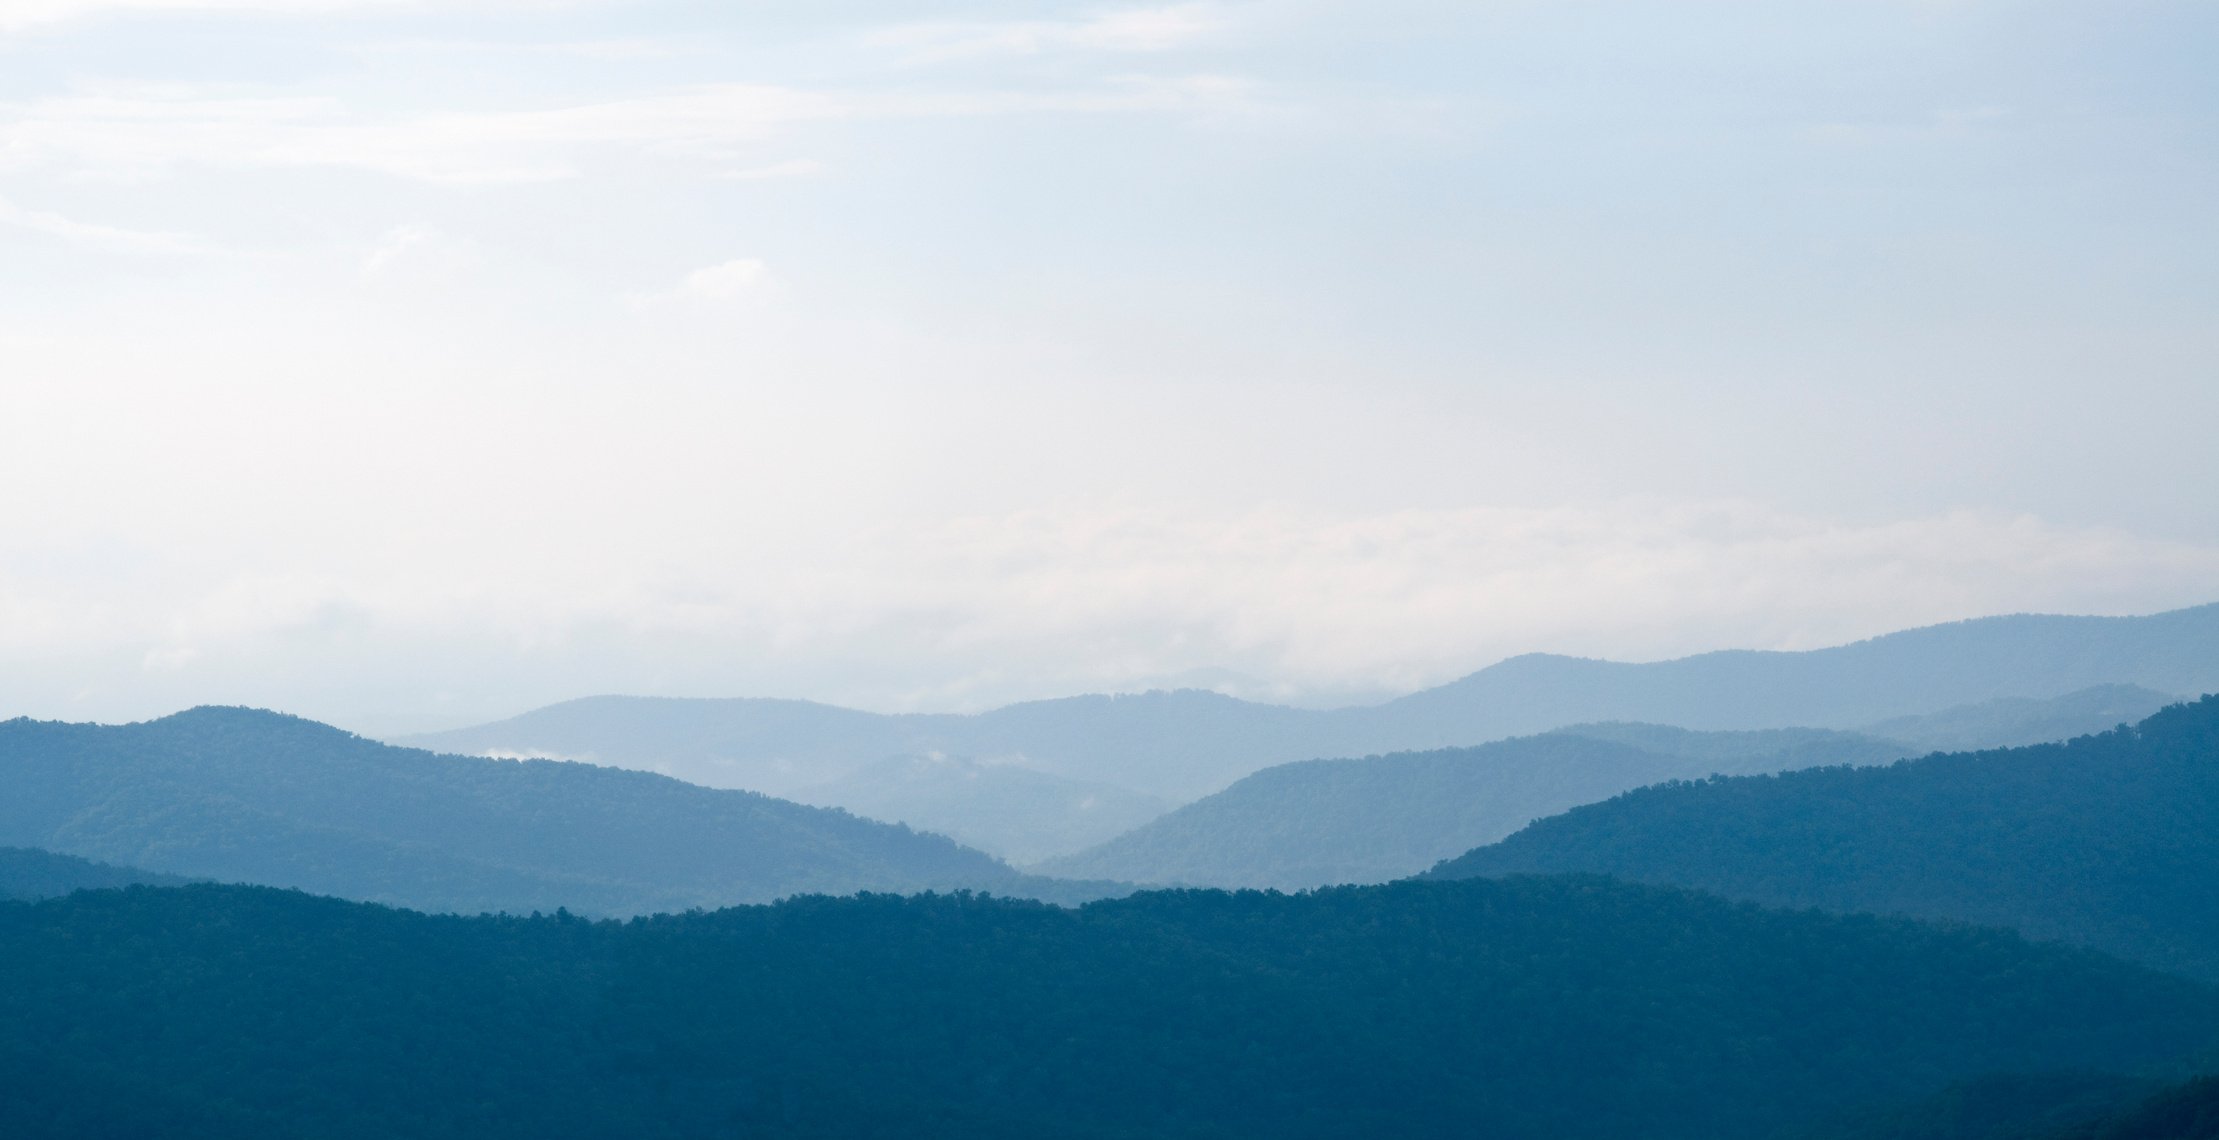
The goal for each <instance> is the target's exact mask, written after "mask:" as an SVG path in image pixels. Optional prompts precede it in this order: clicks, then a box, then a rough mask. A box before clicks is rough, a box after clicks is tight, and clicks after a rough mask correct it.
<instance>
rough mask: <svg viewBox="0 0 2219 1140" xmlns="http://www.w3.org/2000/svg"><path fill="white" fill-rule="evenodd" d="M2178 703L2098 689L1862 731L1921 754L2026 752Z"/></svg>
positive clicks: (2152, 694) (2121, 689)
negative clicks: (1997, 750) (2028, 747)
mask: <svg viewBox="0 0 2219 1140" xmlns="http://www.w3.org/2000/svg"><path fill="white" fill-rule="evenodd" d="M2179 700H2180V698H2179V697H2176V696H2170V695H2167V694H2165V693H2160V692H2157V691H2155V690H2152V689H2145V688H2143V687H2141V686H2140V685H2097V686H2094V687H2092V688H2087V689H2082V690H2080V691H2078V692H2074V693H2067V694H2065V695H2064V696H2061V697H2051V698H2049V699H2048V700H2036V699H2033V698H2030V697H1998V698H1997V699H1995V700H1992V701H1982V702H1980V703H1978V704H1971V705H1959V706H1958V707H1956V708H1951V709H1943V710H1941V711H1940V712H1932V713H1926V714H1924V715H1922V716H1906V717H1896V718H1893V719H1890V720H1883V721H1880V722H1878V723H1876V724H1868V725H1866V726H1865V729H1864V730H1865V731H1866V732H1868V733H1871V734H1872V735H1874V736H1881V737H1886V738H1887V739H1890V740H1900V741H1902V742H1904V743H1905V744H1908V745H1910V746H1911V747H1912V750H1913V751H1914V752H1917V753H1921V754H1923V753H1927V752H1978V751H1981V750H1983V749H1989V748H2023V747H2025V746H2026V745H2029V744H2047V743H2049V742H2051V741H2056V740H2071V739H2072V738H2073V737H2076V736H2088V735H2091V734H2093V733H2098V732H2108V731H2110V730H2111V729H2114V728H2117V727H2118V726H2120V725H2122V724H2135V723H2138V722H2140V721H2141V720H2142V719H2144V718H2145V717H2148V716H2149V715H2150V714H2152V713H2154V712H2156V711H2157V710H2159V709H2161V708H2164V707H2165V706H2166V705H2169V704H2175V703H2177V702H2179Z"/></svg>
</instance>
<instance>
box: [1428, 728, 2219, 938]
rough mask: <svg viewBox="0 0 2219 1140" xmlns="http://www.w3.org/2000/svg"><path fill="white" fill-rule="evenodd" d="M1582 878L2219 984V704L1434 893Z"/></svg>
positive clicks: (1842, 788) (1550, 856) (1798, 786)
mask: <svg viewBox="0 0 2219 1140" xmlns="http://www.w3.org/2000/svg"><path fill="white" fill-rule="evenodd" d="M1568 871H1570V872H1589V873H1597V874H1607V875H1614V876H1618V877H1622V878H1626V879H1631V880H1636V881H1642V882H1654V883H1673V884H1680V885H1685V886H1690V887H1696V888H1700V889H1703V890H1708V891H1715V892H1718V893H1720V894H1723V895H1727V896H1729V897H1733V898H1740V899H1749V900H1753V901H1757V902H1762V903H1767V904H1771V905H1778V906H1795V907H1820V908H1824V909H1828V910H1835V911H1874V912H1882V913H1901V914H1907V915H1912V916H1916V917H1923V918H1937V919H1953V920H1958V921H1964V922H1973V923H1980V924H1984V925H1991V926H2006V927H2011V928H2013V929H2016V930H2019V931H2022V932H2024V933H2025V934H2027V935H2028V936H2030V937H2034V938H2039V939H2056V940H2061V941H2066V942H2073V943H2078V944H2080V945H2085V946H2092V947H2096V948H2098V949H2102V950H2105V951H2108V952H2111V953H2115V954H2118V955H2121V956H2123V957H2127V958H2131V959H2134V960H2136V961H2141V962H2145V963H2148V964H2150V965H2154V966H2157V967H2159V968H2162V969H2169V970H2177V971H2181V972H2183V973H2186V974H2190V975H2192V976H2196V977H2201V978H2210V979H2219V697H2205V698H2203V699H2202V700H2200V701H2197V702H2195V703H2193V704H2185V705H2176V706H2174V707H2171V708H2168V709H2165V710H2163V711H2161V712H2159V713H2157V714H2156V715H2154V716H2152V717H2149V718H2148V719H2146V720H2144V721H2143V722H2142V723H2141V724H2139V725H2136V726H2134V727H2131V728H2123V729H2119V730H2117V731H2114V732H2110V733H2105V734H2103V735H2100V736H2088V737H2081V738H2078V739H2075V740H2072V741H2070V742H2067V743H2062V744H2043V745H2035V746H2031V747H2026V748H2014V749H2003V750H1997V751H1990V752H1976V753H1958V754H1943V755H1935V756H1928V757H1925V758H1923V759H1919V760H1908V761H1904V762H1901V763H1898V764H1894V765H1891V766H1888V767H1884V768H1864V769H1846V768H1831V769H1817V770H1809V771H1801V772H1789V773H1785V774H1782V775H1778V776H1758V777H1735V778H1727V779H1717V780H1708V781H1703V782H1700V783H1682V784H1675V785H1667V786H1662V787H1653V788H1644V789H1641V790H1639V791H1634V792H1630V793H1628V794H1626V795H1623V796H1619V797H1618V798H1616V799H1612V800H1609V801H1607V802H1604V803H1598V804H1590V805H1588V806H1586V807H1581V808H1577V809H1574V810H1572V811H1569V812H1566V813H1564V814H1562V815H1558V816H1554V817H1551V818H1549V819H1544V820H1542V821H1540V822H1538V823H1535V824H1533V825H1532V826H1530V827H1528V828H1526V829H1525V830H1523V831H1521V832H1519V833H1517V834H1516V835H1513V836H1511V837H1509V838H1508V839H1505V840H1503V841H1502V842H1500V843H1497V844H1493V845H1491V846H1487V847H1481V848H1478V849H1476V850H1473V851H1470V852H1467V853H1466V854H1464V855H1462V856H1459V857H1457V858H1455V859H1452V860H1449V861H1447V862H1445V863H1443V864H1442V865H1441V866H1439V867H1437V868H1435V869H1434V870H1433V871H1432V872H1430V873H1429V874H1430V876H1431V877H1433V878H1459V877H1469V876H1481V875H1485V876H1500V875H1511V874H1524V873H1553V872H1568Z"/></svg>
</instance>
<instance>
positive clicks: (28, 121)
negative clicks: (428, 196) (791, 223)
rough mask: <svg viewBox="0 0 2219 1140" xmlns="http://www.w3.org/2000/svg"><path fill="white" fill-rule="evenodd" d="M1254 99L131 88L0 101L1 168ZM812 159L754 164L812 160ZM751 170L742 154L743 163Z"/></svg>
mask: <svg viewBox="0 0 2219 1140" xmlns="http://www.w3.org/2000/svg"><path fill="white" fill-rule="evenodd" d="M1254 97H1255V94H1254V91H1253V90H1252V89H1251V88H1250V87H1248V86H1246V85H1244V84H1242V83H1240V82H1239V81H1237V80H1229V79H1225V78H1222V77H1211V76H1195V77H1170V78H1152V79H1145V80H1125V81H1119V82H1116V83H1112V84H1109V85H1107V86H1103V87H1098V88H1088V89H1081V90H1076V91H1069V92H1049V93H1010V92H1001V93H983V94H979V93H965V92H937V93H936V92H904V93H892V94H886V93H870V92H839V91H810V90H803V89H800V88H794V87H782V86H775V85H766V84H739V83H725V84H705V85H698V86H692V87H684V88H673V89H666V90H662V91H656V92H650V93H646V94H642V95H639V96H637V97H633V98H627V99H617V100H609V101H605V102H599V103H584V104H574V105H570V106H560V107H549V108H541V109H531V110H507V111H448V112H440V113H436V114H430V115H422V116H417V117H412V118H390V117H389V118H380V117H375V116H369V115H364V114H360V113H357V112H355V111H354V110H353V109H351V108H350V107H349V106H348V105H346V104H345V103H342V102H341V101H340V100H337V99H334V98H330V97H323V96H288V97H282V98H279V97H255V96H242V95H239V94H236V93H230V92H223V91H214V90H208V89H199V88H191V87H183V88H179V87H137V88H125V89H116V90H111V91H105V92H98V93H90V94H78V95H68V96H57V97H51V98H46V99H39V100H33V101H31V102H28V103H18V104H13V105H5V104H0V169H5V168H8V167H16V168H41V169H60V170H64V171H68V172H71V173H91V174H99V175H106V176H143V175H148V174H154V173H161V172H164V171H166V170H168V169H170V168H175V167H188V166H205V167H288V166H290V167H341V168H352V169H358V170H368V171H374V172H377V173H381V174H388V175H393V176H397V177H403V178H412V179H422V180H427V181H433V182H452V183H498V182H536V181H552V180H560V179H567V178H572V177H576V176H577V175H578V174H580V173H581V169H582V167H583V165H584V164H586V163H587V162H588V161H590V159H591V157H592V156H593V154H594V153H595V152H596V151H598V150H605V149H608V148H621V149H624V150H628V151H631V152H633V153H635V154H637V153H646V154H648V155H651V156H656V157H662V158H670V159H678V160H690V161H697V162H711V163H716V164H719V165H728V164H730V163H731V162H733V161H734V160H736V159H739V158H741V157H742V156H744V155H746V154H747V153H749V151H750V150H751V149H753V148H755V147H757V146H759V145H760V144H761V143H762V142H764V141H765V140H767V139H770V138H772V137H775V136H776V135H778V134H779V133H780V132H782V131H785V130H787V129H790V128H793V127H796V126H800V125H803V124H808V123H826V122H842V121H855V120H874V119H875V120H886V119H913V118H935V117H947V116H976V115H989V114H1009V113H1018V112H1025V111H1047V112H1067V113H1113V112H1157V111H1181V110H1195V111H1199V110H1208V109H1210V108H1211V107H1213V106H1218V105H1222V104H1226V103H1228V102H1250V101H1253V99H1254ZM807 161H808V160H795V161H793V162H788V163H779V164H774V165H772V166H769V167H762V168H757V169H756V170H755V171H753V172H752V173H753V174H754V175H755V176H763V177H783V176H791V175H795V174H803V173H810V172H813V170H814V167H811V166H806V165H804V163H806V162H807ZM749 173H750V172H748V171H747V170H746V169H745V168H743V169H742V173H741V176H742V177H745V176H748V175H749Z"/></svg>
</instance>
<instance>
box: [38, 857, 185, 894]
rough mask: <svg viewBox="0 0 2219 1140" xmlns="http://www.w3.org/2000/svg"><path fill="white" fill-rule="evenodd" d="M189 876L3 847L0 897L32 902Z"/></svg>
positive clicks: (172, 882) (165, 883)
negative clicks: (162, 873) (75, 893)
mask: <svg viewBox="0 0 2219 1140" xmlns="http://www.w3.org/2000/svg"><path fill="white" fill-rule="evenodd" d="M190 881H191V880H189V879H184V878H180V877H178V876H176V875H158V874H155V873H154V872H152V871H141V870H139V869H138V868H136V867H115V866H110V865H109V864H106V863H95V862H93V861H92V860H90V859H79V858H76V857H74V856H70V855H57V854H55V853H54V852H52V851H40V850H38V849H36V848H32V847H0V899H12V900H15V901H18V902H31V901H36V900H38V899H51V898H60V897H61V896H63V895H66V894H70V893H72V892H74V891H87V890H113V889H116V888H119V887H130V886H150V887H176V886H183V885H184V884H186V883H187V882H190Z"/></svg>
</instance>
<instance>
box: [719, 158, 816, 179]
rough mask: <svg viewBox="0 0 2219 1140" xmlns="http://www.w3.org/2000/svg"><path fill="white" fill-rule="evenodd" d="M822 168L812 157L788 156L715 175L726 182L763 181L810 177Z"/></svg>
mask: <svg viewBox="0 0 2219 1140" xmlns="http://www.w3.org/2000/svg"><path fill="white" fill-rule="evenodd" d="M824 169H825V167H824V164H823V163H821V162H818V161H817V160H816V159H813V158H790V159H787V160H786V161H784V162H773V163H767V164H765V165H762V166H748V167H742V168H740V169H738V170H727V171H725V172H724V173H722V174H719V175H717V177H718V178H721V179H724V180H725V181H727V182H765V181H769V180H771V179H775V178H810V177H814V176H816V175H819V174H822V173H824Z"/></svg>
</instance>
